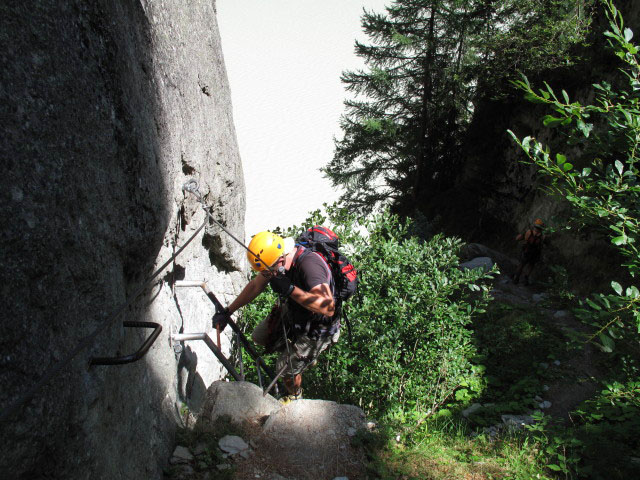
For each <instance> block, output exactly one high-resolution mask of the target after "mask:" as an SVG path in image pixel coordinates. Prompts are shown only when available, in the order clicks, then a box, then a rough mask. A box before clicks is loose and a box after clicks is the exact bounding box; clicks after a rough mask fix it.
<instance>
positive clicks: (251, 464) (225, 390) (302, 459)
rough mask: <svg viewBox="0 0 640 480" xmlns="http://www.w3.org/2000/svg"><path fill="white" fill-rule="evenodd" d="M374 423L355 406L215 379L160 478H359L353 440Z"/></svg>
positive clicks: (359, 454)
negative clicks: (283, 398) (279, 396)
mask: <svg viewBox="0 0 640 480" xmlns="http://www.w3.org/2000/svg"><path fill="white" fill-rule="evenodd" d="M371 428H373V424H372V423H368V422H366V419H365V415H364V413H363V411H362V410H361V409H360V408H357V407H354V406H351V405H339V404H337V403H335V402H329V401H324V400H304V399H303V400H297V401H294V402H291V403H289V404H286V405H283V404H281V403H280V402H278V401H277V400H276V399H275V398H273V397H272V396H270V395H267V396H265V397H263V395H262V390H261V389H260V388H259V387H258V386H256V385H253V384H251V383H248V382H222V381H220V382H215V383H214V384H213V385H212V386H211V387H210V388H209V390H208V392H207V400H206V402H205V406H204V408H203V411H202V412H201V414H200V416H199V418H198V419H197V421H196V423H195V426H194V427H193V430H192V432H191V434H190V435H187V436H185V437H184V438H181V439H179V441H178V443H179V444H178V445H177V446H176V448H175V450H174V452H173V455H172V457H171V459H170V460H169V463H170V467H169V468H168V469H167V471H166V477H167V478H171V479H185V480H187V479H189V480H208V479H218V478H233V479H237V480H245V479H246V480H248V479H251V480H254V479H264V480H294V479H295V480H320V479H329V480H335V479H342V480H344V479H350V480H356V479H363V478H366V474H365V455H364V452H363V451H361V450H360V449H359V448H358V447H356V446H354V442H352V440H353V439H354V437H356V436H357V435H358V434H359V433H360V432H364V431H367V430H368V429H371Z"/></svg>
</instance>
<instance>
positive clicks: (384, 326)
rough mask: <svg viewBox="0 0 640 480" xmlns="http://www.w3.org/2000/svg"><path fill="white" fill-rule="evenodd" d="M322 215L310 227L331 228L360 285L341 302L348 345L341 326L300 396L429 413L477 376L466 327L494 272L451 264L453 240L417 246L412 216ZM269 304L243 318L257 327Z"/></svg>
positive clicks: (484, 297)
mask: <svg viewBox="0 0 640 480" xmlns="http://www.w3.org/2000/svg"><path fill="white" fill-rule="evenodd" d="M327 212H328V218H326V217H324V216H322V215H320V214H319V212H316V214H315V215H314V216H312V218H310V219H309V221H308V222H307V226H308V225H311V224H313V223H318V222H319V223H324V224H326V225H328V226H331V227H332V228H333V229H334V231H335V232H336V233H337V234H338V235H339V236H340V238H341V241H342V243H343V244H344V251H345V253H346V254H347V255H348V256H349V257H350V259H351V261H352V262H353V263H354V265H355V266H356V268H357V270H358V272H359V275H360V286H359V289H358V294H357V295H356V297H355V298H353V299H351V300H350V301H349V302H348V303H347V304H346V305H345V306H344V311H345V314H346V316H347V318H348V319H349V321H350V324H351V326H352V338H351V340H350V339H349V338H348V337H349V335H348V333H347V330H348V329H347V328H345V327H344V325H343V328H342V338H341V341H340V342H339V343H338V345H337V346H335V347H334V348H333V349H331V350H330V351H328V352H325V354H323V357H322V358H321V360H320V362H319V364H318V366H316V367H315V368H313V369H310V370H308V371H307V372H306V373H305V391H306V392H308V393H309V394H310V395H311V396H318V397H322V398H330V399H334V400H338V401H341V402H348V403H354V404H359V405H361V406H362V407H363V408H365V409H367V410H370V411H373V412H375V413H377V414H382V413H389V412H395V413H396V414H398V415H402V414H403V413H404V412H412V413H413V414H414V415H417V416H426V415H429V414H431V413H433V412H435V411H436V409H437V408H438V407H439V406H441V405H442V404H443V403H444V402H445V401H447V399H449V398H451V397H452V396H453V395H454V392H455V391H456V389H457V388H459V387H461V386H463V384H464V385H467V384H468V381H469V379H470V378H471V377H473V376H474V371H473V367H472V365H471V364H470V362H469V358H470V357H471V356H473V355H474V353H475V350H474V347H473V345H472V343H471V339H470V337H471V331H470V330H469V329H468V328H467V326H468V325H469V323H470V320H471V317H472V316H473V315H474V314H476V313H479V312H482V311H483V310H482V309H483V307H484V306H485V305H486V303H487V301H488V288H487V287H486V285H484V284H483V282H484V281H485V280H487V279H488V278H489V277H490V274H485V273H484V272H482V271H480V270H475V271H468V270H466V271H465V270H461V269H459V268H457V267H458V263H459V260H458V257H457V252H458V250H459V248H460V246H461V243H460V241H459V240H457V239H453V238H445V237H443V236H440V235H436V236H434V237H432V238H431V239H430V240H427V241H424V240H421V239H419V238H417V237H414V236H411V235H410V234H409V229H410V227H411V222H410V221H409V220H406V221H401V220H400V219H399V218H398V217H397V216H395V215H391V214H390V213H388V212H384V213H381V214H379V215H375V216H371V217H369V218H366V219H364V220H361V221H358V220H356V218H355V217H354V216H351V215H349V214H348V213H347V212H345V211H344V210H340V209H338V208H332V207H328V208H327ZM301 230H302V228H300V229H296V233H299V232H300V231H301ZM285 233H286V234H290V233H291V231H288V232H285ZM271 301H272V300H271V298H269V296H263V297H262V298H259V299H258V301H256V302H254V305H252V306H251V307H250V308H247V309H246V310H245V315H246V316H248V317H250V318H251V321H252V322H253V323H256V322H258V321H259V318H261V316H263V315H264V314H266V313H267V311H268V305H269V304H270V303H271ZM256 316H257V317H258V318H256ZM343 324H344V318H343Z"/></svg>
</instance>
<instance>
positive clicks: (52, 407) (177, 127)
mask: <svg viewBox="0 0 640 480" xmlns="http://www.w3.org/2000/svg"><path fill="white" fill-rule="evenodd" d="M0 32H1V33H0V45H1V47H2V49H1V51H2V53H1V54H0V61H1V66H2V73H1V75H2V82H1V83H0V111H1V115H2V118H3V125H4V134H3V136H2V138H1V139H0V145H1V149H2V157H3V158H2V163H1V164H0V169H1V170H0V171H1V175H0V183H1V188H0V195H1V196H2V205H3V206H4V208H3V209H2V210H1V211H0V223H1V225H2V228H1V233H0V259H1V262H2V269H0V285H2V304H3V315H2V320H1V323H0V342H1V348H2V358H1V360H0V362H1V367H0V379H1V382H2V385H3V388H2V390H1V391H0V410H5V409H6V408H7V406H8V405H10V404H11V402H13V401H15V399H16V398H18V397H19V396H20V395H21V394H22V393H23V392H24V391H25V390H26V389H27V388H28V387H30V386H31V385H33V384H34V383H35V382H36V381H37V380H38V379H40V378H41V376H42V375H43V373H44V372H45V371H46V370H47V368H48V367H50V366H52V365H56V364H57V363H58V362H59V361H60V360H61V359H63V358H65V356H66V355H67V354H68V353H69V352H71V351H72V350H73V348H74V347H75V346H76V345H78V344H79V343H80V341H81V340H82V339H83V338H85V337H86V336H87V335H89V334H91V332H93V331H95V330H96V329H97V328H98V327H100V326H101V325H103V323H104V322H105V321H106V320H107V318H108V317H109V315H110V314H111V313H112V312H114V311H115V310H116V308H117V307H118V306H119V305H122V304H123V303H124V302H125V301H126V299H127V298H128V297H129V295H130V294H131V293H132V292H133V291H135V290H136V289H137V288H138V287H139V286H140V285H141V284H142V283H143V281H144V279H145V278H147V276H148V275H149V274H150V273H151V272H152V271H153V270H154V268H155V267H157V266H159V265H160V264H162V263H163V262H164V261H166V260H167V259H168V258H170V256H171V255H172V253H173V251H175V249H177V248H178V247H179V246H180V245H182V244H183V243H184V242H185V241H186V240H187V238H188V237H189V236H190V235H191V234H192V233H193V232H194V231H195V230H196V228H197V227H198V226H199V225H200V224H201V223H202V222H203V221H204V213H203V212H202V210H201V209H200V207H199V205H198V204H197V202H196V201H195V200H194V199H193V198H189V197H185V195H184V194H183V192H182V190H181V187H182V185H183V183H184V182H185V181H186V180H187V179H188V178H191V177H194V178H197V179H198V180H199V182H200V191H201V192H203V193H204V194H206V197H205V198H206V201H207V203H209V204H213V206H214V210H213V212H214V215H215V216H216V218H217V219H219V220H220V221H221V222H222V223H223V224H225V225H226V226H227V228H229V229H230V230H231V231H233V232H234V233H235V234H236V235H237V236H238V237H240V238H243V236H244V226H243V223H244V182H243V178H242V170H241V164H240V158H239V154H238V149H237V144H236V138H235V131H234V127H233V122H232V116H231V104H230V94H229V87H228V84H227V79H226V72H225V68H224V62H223V58H222V52H221V47H220V39H219V35H218V32H217V23H216V17H215V3H214V2H210V1H193V2H188V4H185V3H183V2H180V1H177V0H160V1H154V2H150V1H145V0H142V1H140V2H137V1H132V0H127V1H109V0H104V1H96V2H83V1H80V0H72V1H35V0H34V1H27V2H18V1H13V0H12V1H9V2H3V3H2V5H0ZM245 269H246V266H245V260H244V255H243V251H242V250H241V248H240V247H239V246H238V245H235V244H233V243H232V241H231V240H230V239H229V238H228V237H227V236H226V235H224V234H221V233H220V232H219V230H218V229H217V228H216V227H213V226H208V227H207V229H206V233H205V234H204V235H203V234H202V233H201V234H200V236H199V237H197V238H196V240H195V241H194V242H193V243H192V244H190V246H189V247H188V248H187V249H186V250H185V251H184V252H183V254H182V255H181V256H180V257H179V258H178V259H177V260H176V262H175V265H172V266H171V267H170V268H169V269H168V270H167V272H165V273H163V274H162V275H161V276H160V277H159V280H158V281H157V282H155V283H154V284H153V285H152V286H151V287H150V288H148V289H147V291H145V292H144V294H143V295H141V297H140V298H139V299H138V300H137V301H136V302H134V303H133V304H132V305H131V306H130V307H129V308H128V309H127V310H126V311H125V313H124V314H123V315H122V316H121V318H119V319H118V320H117V321H115V322H114V323H113V324H111V325H110V326H109V327H108V328H107V329H106V330H105V331H104V332H103V333H102V334H101V335H99V336H98V337H97V338H96V341H95V342H94V343H93V344H92V345H91V346H90V347H88V348H87V349H85V350H83V351H82V352H80V353H79V354H78V355H77V356H76V357H75V358H74V360H73V361H72V362H70V363H69V364H68V365H66V366H65V367H64V369H63V373H62V374H61V375H58V376H57V377H55V378H52V379H51V381H50V382H49V383H48V384H47V385H46V386H45V387H44V388H42V389H41V390H40V391H39V392H37V393H36V395H35V397H34V398H33V399H32V400H30V401H29V402H27V403H26V405H25V406H24V407H22V408H20V409H19V411H18V412H17V414H15V415H13V416H12V417H11V418H10V419H9V420H8V421H7V422H4V423H2V425H1V435H2V436H1V438H2V444H1V452H2V453H0V468H2V471H3V472H5V474H10V476H11V477H12V478H89V477H91V478H132V479H133V478H159V477H160V475H161V467H162V465H159V463H158V459H162V460H160V462H162V461H163V460H164V459H166V458H167V457H168V454H169V449H170V448H171V442H172V435H173V431H174V430H175V425H176V423H177V422H179V416H180V415H179V410H180V409H181V408H182V406H183V405H184V404H186V405H188V406H189V407H190V408H193V409H197V408H198V407H199V406H200V404H201V402H202V400H203V396H204V391H205V387H206V385H208V384H210V383H211V382H212V381H214V380H216V379H218V378H220V372H221V367H220V365H219V364H218V363H217V361H215V359H214V357H213V355H212V354H211V352H210V351H208V350H207V349H206V348H205V347H204V345H199V344H197V343H190V344H189V345H187V348H186V349H185V350H184V353H182V354H175V353H174V350H173V348H172V345H171V342H170V341H169V335H170V334H171V333H172V332H177V331H185V332H195V331H210V326H209V323H210V322H209V319H210V317H211V314H212V313H213V308H212V306H211V305H210V303H209V302H208V301H207V299H206V297H204V295H203V294H202V292H201V291H192V290H184V291H183V290H178V291H175V290H174V289H173V288H172V286H173V281H174V280H175V279H181V278H186V279H190V280H199V281H203V280H204V281H206V282H208V284H209V285H210V287H211V288H212V289H213V290H214V292H215V293H216V294H217V295H218V296H219V297H220V298H221V300H224V299H225V298H229V297H231V296H233V295H235V294H237V292H238V291H239V288H240V287H241V286H242V285H243V284H244V282H245V281H246V273H245V272H246V270H245ZM123 320H143V321H154V322H158V323H160V324H161V325H162V327H163V331H162V333H161V335H160V337H159V338H158V340H157V341H156V342H155V344H154V346H153V347H152V349H151V351H150V352H149V353H148V354H147V356H146V357H145V358H144V359H142V360H141V361H139V362H137V363H134V364H129V365H124V366H94V367H91V368H88V367H87V365H88V359H89V358H90V357H91V356H114V355H122V354H128V353H132V352H133V351H135V350H136V349H137V348H138V347H139V346H140V344H141V343H142V341H143V340H144V338H146V336H148V334H149V331H148V330H138V329H130V328H123V327H122V321H123ZM228 344H229V341H228V339H225V348H227V349H228Z"/></svg>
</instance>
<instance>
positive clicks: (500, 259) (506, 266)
mask: <svg viewBox="0 0 640 480" xmlns="http://www.w3.org/2000/svg"><path fill="white" fill-rule="evenodd" d="M477 257H489V258H491V259H492V260H493V262H494V263H497V264H498V267H499V268H500V271H501V272H507V273H511V272H515V270H516V269H517V268H518V261H517V260H515V259H513V258H511V257H509V256H507V255H505V254H503V253H500V252H498V251H497V250H492V249H491V248H489V247H485V246H484V245H482V244H480V243H467V244H466V245H465V246H464V247H462V249H461V250H460V259H461V260H462V261H465V262H466V261H469V260H472V259H474V258H477Z"/></svg>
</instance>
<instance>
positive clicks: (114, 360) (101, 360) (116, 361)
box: [89, 322, 162, 366]
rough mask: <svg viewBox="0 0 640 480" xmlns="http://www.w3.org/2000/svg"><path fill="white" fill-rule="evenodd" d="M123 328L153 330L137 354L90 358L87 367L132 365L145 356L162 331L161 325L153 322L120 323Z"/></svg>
mask: <svg viewBox="0 0 640 480" xmlns="http://www.w3.org/2000/svg"><path fill="white" fill-rule="evenodd" d="M122 325H123V326H124V327H131V328H153V329H154V330H153V332H151V335H149V337H148V338H147V339H146V340H145V341H144V343H143V344H142V346H141V347H140V348H139V349H138V351H137V352H135V353H132V354H131V355H125V356H124V357H91V358H90V359H89V366H93V365H124V364H125V363H133V362H137V361H138V360H140V359H141V358H142V357H144V356H145V355H146V353H147V352H148V351H149V349H150V348H151V345H153V342H155V341H156V339H157V338H158V335H160V332H161V331H162V325H160V324H159V323H155V322H122Z"/></svg>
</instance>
